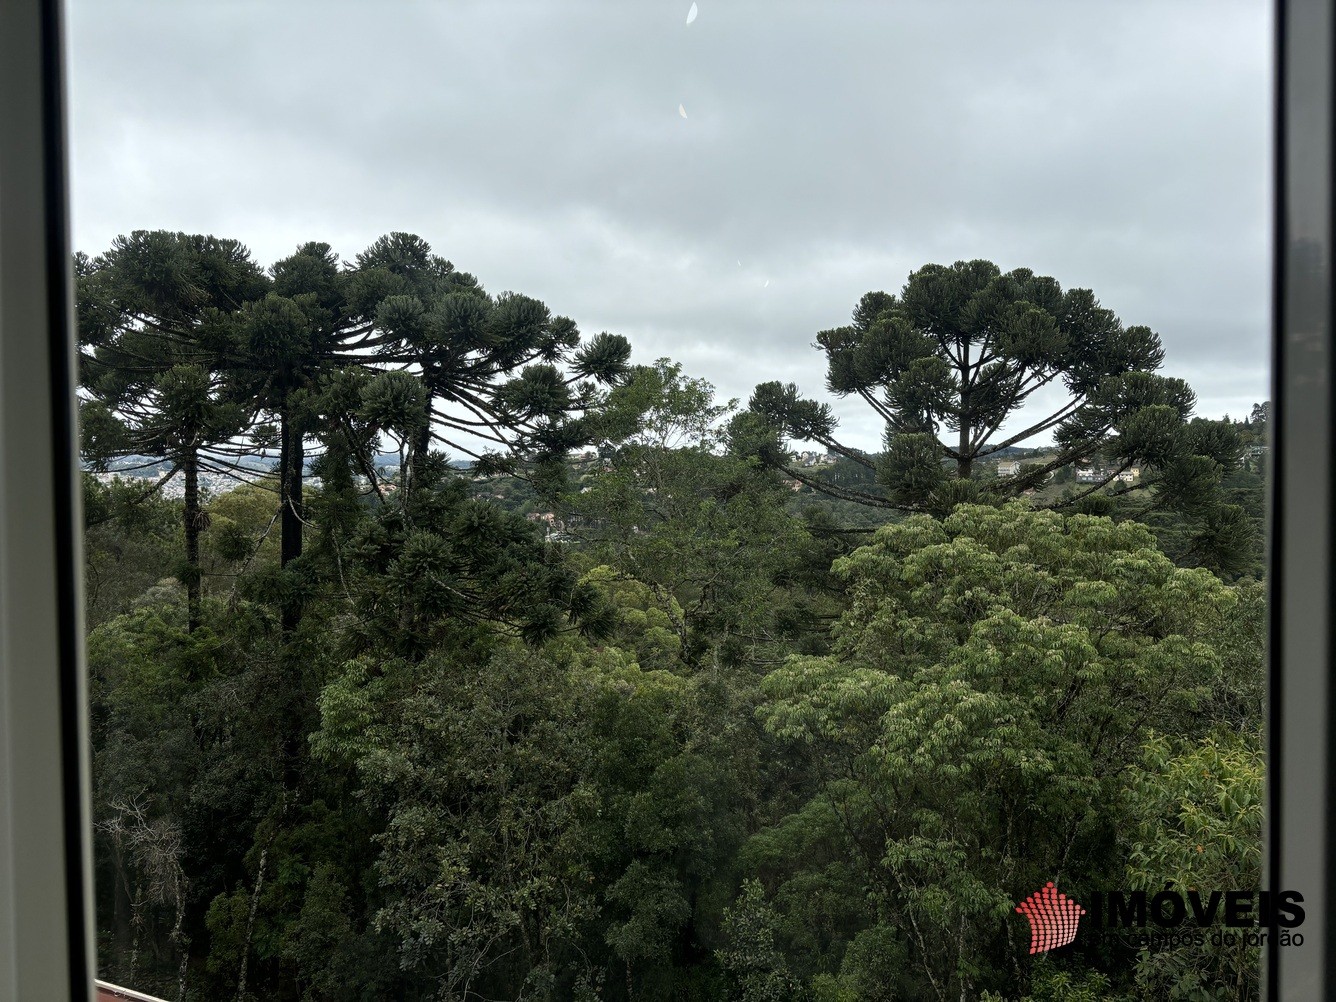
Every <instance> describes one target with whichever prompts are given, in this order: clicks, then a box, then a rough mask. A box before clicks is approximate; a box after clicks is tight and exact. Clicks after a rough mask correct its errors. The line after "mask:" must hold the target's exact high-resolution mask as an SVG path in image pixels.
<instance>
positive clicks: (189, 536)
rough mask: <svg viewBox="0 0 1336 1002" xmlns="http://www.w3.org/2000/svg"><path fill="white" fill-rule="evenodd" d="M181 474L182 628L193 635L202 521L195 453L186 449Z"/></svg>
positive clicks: (197, 612) (197, 615)
mask: <svg viewBox="0 0 1336 1002" xmlns="http://www.w3.org/2000/svg"><path fill="white" fill-rule="evenodd" d="M183 466H184V472H185V481H186V483H185V515H184V518H185V531H186V610H187V612H186V629H187V630H188V631H189V632H191V633H194V632H195V631H196V630H198V629H199V624H200V604H201V602H200V566H199V536H200V530H201V528H203V518H202V516H201V513H200V506H199V450H197V449H194V448H192V449H190V450H189V451H188V452H187V453H186V456H185V460H184V463H183Z"/></svg>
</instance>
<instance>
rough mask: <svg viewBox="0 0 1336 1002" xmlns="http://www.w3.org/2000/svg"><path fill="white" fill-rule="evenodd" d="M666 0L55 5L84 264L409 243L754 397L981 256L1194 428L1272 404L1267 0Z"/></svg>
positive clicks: (859, 422) (817, 364) (855, 411)
mask: <svg viewBox="0 0 1336 1002" xmlns="http://www.w3.org/2000/svg"><path fill="white" fill-rule="evenodd" d="M690 7H691V3H690V0H666V2H665V0H607V2H598V3H565V2H556V0H545V2H535V3H512V2H506V0H491V2H486V3H477V4H473V3H454V2H445V0H441V2H428V0H419V2H412V3H409V2H390V0H379V2H372V0H366V2H363V3H338V2H333V3H332V2H328V0H324V2H318V3H317V2H313V3H305V2H292V0H266V2H263V3H259V2H257V3H240V2H222V0H214V2H202V0H201V2H188V0H173V2H167V0H163V2H144V0H138V2H117V0H69V42H70V66H69V76H70V110H71V130H72V193H73V218H74V239H75V246H76V247H77V248H78V249H80V250H83V251H86V252H88V253H90V254H96V253H98V252H100V251H102V250H104V249H105V248H106V247H107V246H108V244H109V243H110V241H111V240H112V238H113V237H115V236H116V235H117V234H118V233H123V232H128V231H130V230H133V229H155V228H168V229H173V230H186V231H191V232H204V233H214V234H217V235H219V236H228V237H234V238H236V239H239V240H241V241H243V242H244V243H246V244H247V245H248V246H249V247H250V248H251V249H252V250H253V251H254V253H255V255H256V257H257V258H258V259H259V260H260V261H261V262H263V263H265V264H268V263H270V262H272V261H273V260H275V259H276V258H279V257H282V256H285V255H287V254H289V253H291V252H292V251H293V249H295V247H296V246H297V245H298V244H299V243H303V242H305V241H308V240H324V241H327V242H328V243H330V244H331V245H333V247H334V248H335V249H336V250H337V251H338V252H339V253H340V254H342V255H343V256H344V257H345V258H346V259H348V260H351V259H352V258H353V257H354V256H355V255H356V254H357V253H358V252H359V251H361V250H362V249H364V248H365V247H366V246H367V245H368V244H369V243H370V242H371V241H372V240H374V239H375V238H376V237H377V236H379V235H381V234H383V233H386V232H390V231H392V230H408V231H411V232H415V233H418V234H420V235H421V236H422V237H424V238H425V239H426V240H428V241H429V242H430V243H431V244H432V245H433V247H434V249H435V250H436V251H437V252H438V253H440V254H443V255H444V256H445V257H447V258H449V259H450V260H452V261H453V262H454V264H455V266H456V267H457V268H460V269H462V270H465V271H469V272H472V273H473V274H475V275H476V276H478V278H479V279H480V280H481V282H482V283H483V284H484V286H486V288H488V289H489V290H490V291H492V292H501V291H503V290H507V289H511V290H515V291H519V292H524V293H527V294H529V295H533V296H537V297H539V298H541V299H543V300H544V301H545V302H546V303H547V304H548V306H549V307H551V308H552V310H553V311H554V312H555V313H560V314H565V315H568V316H571V317H573V318H575V320H576V321H577V322H578V323H579V325H580V327H581V329H582V330H583V331H584V332H585V333H586V334H593V333H597V332H598V331H600V330H608V331H613V332H617V333H621V334H625V335H626V336H627V337H628V338H629V339H630V340H631V343H632V345H633V346H634V350H635V358H636V360H637V361H641V362H648V361H652V360H653V359H655V358H656V357H659V356H664V355H667V356H670V357H672V358H674V359H676V360H678V361H680V362H682V363H683V365H684V366H685V368H686V370H687V372H688V373H690V374H692V375H696V376H703V377H705V378H707V379H709V380H710V381H711V382H713V383H714V384H715V385H716V386H717V387H718V388H719V391H720V393H721V395H723V396H725V397H728V396H736V397H740V398H742V399H743V401H744V403H745V400H746V398H747V396H748V395H749V393H750V392H751V389H752V387H753V386H754V385H755V384H756V383H757V382H761V381H764V380H769V379H779V380H783V381H793V382H796V383H798V384H799V386H800V387H801V389H802V390H803V391H804V392H805V393H808V394H810V395H816V396H821V397H823V398H825V394H824V388H823V381H824V366H823V363H822V359H821V356H820V355H819V354H818V353H817V352H816V351H815V350H814V349H813V348H812V347H811V344H812V340H813V337H814V335H815V334H816V332H817V331H818V330H821V329H823V328H827V327H834V326H838V325H840V324H843V323H845V322H847V319H848V316H849V312H850V310H851V309H852V308H853V306H854V305H855V303H856V302H857V301H858V298H859V297H860V296H861V295H862V294H863V293H864V292H867V291H869V290H872V289H885V290H887V291H891V292H894V291H897V290H898V289H899V288H900V286H901V285H902V284H903V283H904V280H905V278H906V277H907V276H908V274H909V272H910V271H911V270H913V269H915V268H918V267H919V266H921V265H923V264H925V263H928V262H941V263H950V262H952V261H956V260H960V259H968V258H976V257H984V258H989V259H991V260H993V261H996V262H997V263H998V264H999V265H1000V266H1001V267H1002V268H1003V269H1010V268H1014V267H1022V266H1023V267H1029V268H1031V269H1033V270H1035V271H1037V272H1040V273H1041V274H1049V275H1052V276H1054V277H1055V278H1057V279H1058V280H1059V281H1060V282H1061V283H1062V284H1063V285H1064V286H1084V287H1088V288H1091V289H1093V290H1094V291H1095V294H1096V295H1097V296H1098V297H1099V298H1100V299H1101V301H1102V302H1103V303H1104V305H1106V306H1108V307H1110V308H1111V309H1113V310H1115V311H1116V312H1117V313H1118V314H1119V315H1120V316H1121V317H1122V319H1123V320H1124V322H1126V323H1129V324H1146V325H1149V326H1151V327H1152V328H1154V329H1155V330H1157V331H1158V332H1159V334H1160V336H1161V338H1162V339H1163V341H1164V344H1165V346H1166V349H1167V353H1168V359H1167V362H1166V364H1165V369H1164V371H1165V372H1166V373H1167V374H1169V375H1176V376H1181V377H1183V378H1186V379H1187V380H1188V381H1189V382H1190V383H1191V384H1192V386H1193V387H1194V388H1195V389H1196V391H1197V394H1198V397H1199V400H1200V404H1199V407H1198V413H1199V414H1202V415H1204V416H1209V417H1218V416H1220V415H1222V414H1224V413H1226V412H1228V413H1230V414H1232V415H1234V416H1241V415H1242V414H1243V413H1245V412H1246V411H1247V410H1248V408H1249V407H1250V405H1251V404H1252V403H1253V402H1254V401H1258V400H1262V399H1264V398H1265V397H1266V396H1267V392H1268V390H1267V385H1268V383H1267V378H1268V377H1267V364H1268V362H1267V333H1268V329H1267V327H1268V315H1269V281H1270V277H1269V268H1270V266H1269V254H1270V232H1269V228H1270V223H1269V213H1270V163H1269V157H1270V153H1269V142H1270V129H1271V124H1270V100H1271V99H1270V87H1271V65H1270V64H1271V24H1270V4H1269V3H1267V2H1265V0H1206V2H1179V0H1147V2H1137V0H1079V2H1073V0H1052V2H1030V0H981V2H966V0H925V2H914V0H882V2H875V3H874V2H869V3H838V2H832V0H809V2H805V3H777V2H775V0H765V2H755V3H743V2H739V0H698V16H697V17H696V19H695V20H694V22H693V23H691V24H687V16H688V11H689V8H690ZM683 113H685V117H684V114H683ZM836 411H837V413H838V414H840V415H841V419H842V422H843V425H842V427H843V431H844V435H843V437H844V438H846V439H847V440H849V441H850V443H851V444H855V445H860V446H862V447H865V448H876V446H877V443H878V440H879V437H880V432H881V429H880V426H879V424H878V423H877V422H876V421H875V420H873V419H872V416H871V414H870V412H867V411H866V410H865V409H864V408H862V407H860V406H859V405H857V404H856V403H852V402H844V403H838V404H837V405H836Z"/></svg>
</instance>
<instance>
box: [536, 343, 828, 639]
mask: <svg viewBox="0 0 1336 1002" xmlns="http://www.w3.org/2000/svg"><path fill="white" fill-rule="evenodd" d="M735 408H736V401H729V402H727V403H717V402H716V401H715V398H714V387H713V386H711V385H710V384H709V383H708V382H706V381H704V380H700V379H692V378H689V377H687V376H685V375H684V374H683V373H682V369H681V366H679V365H676V364H674V363H672V362H670V361H669V360H668V359H659V360H658V361H657V362H656V363H655V364H654V365H653V366H643V367H638V368H636V369H635V370H634V371H633V373H632V374H631V376H630V378H629V379H628V380H627V382H626V383H625V385H623V386H620V387H618V388H617V389H615V390H614V391H613V392H612V393H611V394H610V396H609V399H608V401H607V405H606V407H605V408H604V409H603V411H602V412H601V414H600V415H599V417H598V419H597V423H596V424H595V425H594V427H595V428H596V429H597V431H598V432H599V434H600V437H601V438H603V439H604V441H605V443H606V444H605V449H604V451H605V453H606V458H604V459H602V460H600V462H599V463H598V464H596V468H595V469H594V470H592V471H590V472H588V473H587V474H585V475H584V476H583V477H582V478H581V479H580V480H579V482H578V483H577V484H575V485H574V486H576V487H578V490H575V491H571V492H569V493H567V495H566V496H565V497H564V498H563V499H562V503H563V505H564V506H565V510H566V512H567V513H568V516H569V518H568V521H569V522H570V526H569V531H570V532H571V533H573V534H574V535H575V536H576V538H577V539H578V540H580V541H581V543H582V544H583V545H584V546H585V547H588V548H589V549H590V550H591V551H592V552H593V553H594V554H595V555H597V558H598V559H599V560H601V561H602V562H604V563H605V564H606V565H607V566H608V567H610V568H612V569H614V570H615V571H617V572H618V573H619V574H621V575H623V576H624V577H625V578H627V579H629V580H634V581H637V582H640V583H641V584H643V585H644V586H646V587H647V588H648V589H649V590H650V592H651V593H652V594H653V596H654V598H655V599H656V601H657V605H658V607H659V611H660V612H661V613H662V614H663V615H665V616H667V617H668V619H669V621H670V622H671V623H672V627H673V629H674V630H675V631H676V632H677V635H678V640H679V645H680V649H681V650H682V655H683V658H684V659H685V660H686V661H687V662H688V663H696V662H698V661H699V660H700V658H702V657H703V656H704V654H705V653H706V652H707V651H709V650H712V649H714V650H717V649H719V645H721V644H722V645H723V648H724V649H725V654H726V656H727V657H728V658H731V659H733V660H737V659H738V658H740V657H742V656H743V653H744V652H745V651H752V652H755V651H759V650H763V649H765V648H767V647H769V646H771V645H773V644H774V643H776V642H779V641H780V640H781V639H782V638H787V637H790V636H793V635H795V634H797V633H801V632H802V631H803V630H810V629H812V628H813V625H814V623H816V622H817V620H816V618H815V617H816V616H818V615H820V614H821V613H822V612H827V611H828V607H827V606H825V605H824V603H823V598H824V597H822V598H818V597H817V596H816V594H815V589H810V588H809V587H808V586H809V585H810V584H811V580H810V575H809V576H808V577H804V575H805V574H806V573H807V572H809V571H810V570H811V568H812V566H813V565H814V564H815V565H819V566H820V569H821V570H822V571H824V569H825V568H826V567H828V566H829V560H830V554H829V552H828V551H827V550H826V549H825V548H824V547H823V546H822V544H821V543H819V542H817V541H816V540H813V539H812V537H811V536H810V534H809V533H808V531H807V529H806V527H805V526H804V525H803V523H802V521H801V520H799V519H798V518H795V517H794V515H793V514H792V513H790V512H789V510H788V505H789V503H790V498H791V494H790V492H789V491H788V490H787V489H786V488H785V487H784V486H783V485H782V484H781V483H779V481H778V478H776V477H775V476H774V474H773V473H771V472H769V471H766V470H764V469H762V468H760V467H758V465H757V464H756V463H755V462H754V461H751V460H749V459H748V458H747V457H746V456H744V455H742V454H740V451H739V450H738V449H737V448H736V445H735V443H736V441H737V440H738V439H739V438H740V437H743V436H745V435H746V434H747V432H748V427H749V425H750V424H751V422H752V419H751V418H750V416H749V415H737V414H736V413H735Z"/></svg>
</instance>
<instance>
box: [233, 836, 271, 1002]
mask: <svg viewBox="0 0 1336 1002" xmlns="http://www.w3.org/2000/svg"><path fill="white" fill-rule="evenodd" d="M268 861H269V849H268V847H265V848H264V849H261V850H260V866H259V872H258V873H256V875H255V889H254V890H253V891H252V892H251V900H250V914H249V915H247V916H246V940H245V942H244V943H242V945H241V970H240V972H238V974H237V1002H245V999H246V969H247V967H248V966H249V964H250V951H251V936H252V935H253V934H254V932H255V912H256V910H257V909H258V908H259V907H260V891H261V890H262V889H263V888H264V867H265V863H267V862H268Z"/></svg>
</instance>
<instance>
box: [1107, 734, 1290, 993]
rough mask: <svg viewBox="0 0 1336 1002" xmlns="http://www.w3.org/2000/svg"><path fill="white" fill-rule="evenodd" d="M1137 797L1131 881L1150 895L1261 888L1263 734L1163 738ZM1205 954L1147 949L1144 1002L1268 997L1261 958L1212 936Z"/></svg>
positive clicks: (1140, 964)
mask: <svg viewBox="0 0 1336 1002" xmlns="http://www.w3.org/2000/svg"><path fill="white" fill-rule="evenodd" d="M1144 755H1145V758H1144V761H1143V763H1142V767H1141V769H1140V770H1138V772H1137V773H1136V774H1135V777H1134V780H1133V783H1132V785H1131V787H1130V789H1129V791H1128V795H1129V797H1130V801H1131V804H1130V809H1129V812H1128V813H1129V817H1131V818H1134V819H1136V821H1135V828H1134V830H1133V832H1132V833H1131V839H1132V850H1131V852H1130V854H1129V857H1128V871H1127V872H1128V878H1129V879H1128V882H1129V884H1130V886H1132V887H1134V888H1140V889H1142V890H1145V891H1148V892H1150V893H1151V894H1154V893H1156V892H1157V891H1159V890H1161V889H1163V888H1164V887H1166V886H1167V885H1172V886H1173V887H1175V888H1179V889H1189V888H1200V889H1202V890H1213V889H1219V888H1238V889H1242V890H1255V889H1258V888H1260V887H1261V885H1262V804H1263V797H1262V778H1263V776H1264V774H1265V770H1264V767H1263V758H1262V747H1261V741H1260V732H1257V731H1253V732H1251V733H1249V732H1246V731H1245V732H1243V733H1242V734H1240V733H1237V732H1233V733H1231V732H1223V733H1222V734H1220V735H1216V736H1212V737H1208V738H1206V739H1205V740H1202V741H1200V742H1196V743H1193V742H1184V741H1179V740H1171V739H1169V738H1166V737H1164V736H1156V737H1154V738H1152V739H1151V740H1150V741H1149V742H1147V744H1146V746H1145V751H1144ZM1205 940H1206V941H1205V942H1204V943H1203V944H1202V945H1201V946H1196V945H1191V944H1190V945H1183V946H1177V947H1171V948H1168V949H1163V950H1154V951H1150V950H1143V951H1142V952H1141V954H1140V956H1139V957H1138V960H1137V967H1136V984H1137V988H1138V990H1139V991H1140V992H1141V993H1142V997H1146V998H1165V999H1210V1000H1221V1002H1224V1000H1230V1002H1242V1000H1245V999H1257V998H1260V985H1259V977H1258V975H1259V972H1260V970H1261V950H1260V949H1259V948H1258V947H1256V946H1248V945H1247V944H1246V943H1245V942H1243V937H1241V936H1240V937H1239V942H1238V944H1237V945H1235V946H1232V947H1230V946H1223V945H1217V944H1214V943H1212V942H1211V937H1209V936H1207V937H1205Z"/></svg>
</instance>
